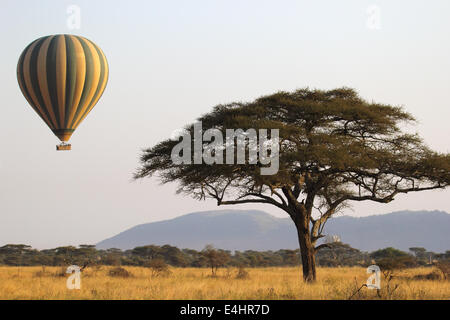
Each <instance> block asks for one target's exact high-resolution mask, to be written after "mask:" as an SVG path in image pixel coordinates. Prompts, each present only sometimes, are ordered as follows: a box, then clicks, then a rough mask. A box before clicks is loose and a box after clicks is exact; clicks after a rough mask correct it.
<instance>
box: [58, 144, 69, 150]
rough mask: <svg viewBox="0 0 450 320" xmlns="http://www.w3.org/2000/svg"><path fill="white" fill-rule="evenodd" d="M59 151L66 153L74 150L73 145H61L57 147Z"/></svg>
mask: <svg viewBox="0 0 450 320" xmlns="http://www.w3.org/2000/svg"><path fill="white" fill-rule="evenodd" d="M56 150H57V151H66V150H72V145H71V144H67V143H61V144H58V145H57V146H56Z"/></svg>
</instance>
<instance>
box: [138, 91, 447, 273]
mask: <svg viewBox="0 0 450 320" xmlns="http://www.w3.org/2000/svg"><path fill="white" fill-rule="evenodd" d="M198 120H199V121H201V122H202V125H203V128H204V129H203V130H205V129H208V128H215V129H218V130H220V131H221V132H224V133H225V130H226V129H238V128H241V129H243V130H248V129H250V128H254V129H256V130H258V129H279V146H280V148H279V155H278V156H279V170H278V172H277V173H276V174H273V175H262V174H261V171H260V169H261V167H262V166H263V165H262V164H261V163H257V164H251V163H250V162H249V161H247V160H246V161H245V162H244V163H242V164H236V162H235V164H231V165H230V164H205V163H203V164H188V163H181V164H179V163H178V164H177V163H174V162H173V161H172V160H171V152H172V149H173V148H174V146H176V145H177V144H178V143H179V141H178V140H174V139H168V140H165V141H162V142H160V143H159V144H157V145H155V146H154V147H152V148H149V149H146V150H144V152H143V154H142V155H141V158H140V164H141V165H140V167H139V168H138V171H137V172H136V173H135V178H136V179H138V178H143V177H150V176H152V175H154V174H158V175H159V177H160V179H161V181H162V182H163V183H167V182H174V181H175V182H178V184H179V189H178V192H180V193H186V194H189V195H191V196H193V197H195V198H197V199H200V200H202V199H206V198H212V199H215V200H216V201H217V204H218V205H233V204H241V203H264V204H270V205H274V206H276V207H278V208H280V209H281V210H283V211H285V212H286V213H287V214H288V215H289V217H290V218H291V219H292V221H293V222H294V224H295V226H296V229H297V234H298V241H299V245H300V252H301V258H302V266H303V279H304V280H305V281H306V282H311V281H314V280H315V279H316V269H315V253H316V252H317V251H318V250H320V249H321V248H323V247H325V246H326V244H321V245H318V242H317V241H318V240H319V239H320V238H322V237H323V236H324V234H323V230H324V226H325V223H326V222H327V220H328V219H329V218H330V217H332V216H333V215H334V214H335V213H336V212H338V211H339V210H340V209H342V208H343V207H344V206H346V205H348V203H349V202H351V201H375V202H379V203H389V202H391V201H392V200H394V198H395V196H396V195H398V194H401V193H408V192H413V191H423V190H431V189H439V188H441V189H442V188H445V187H447V186H448V184H449V181H450V174H449V172H450V170H449V169H450V155H449V154H440V153H437V152H434V151H432V150H430V149H429V148H428V147H427V146H426V145H425V144H424V143H423V141H422V140H421V139H420V137H419V136H418V135H417V134H411V133H407V132H405V131H404V130H402V128H401V125H402V124H404V123H414V121H415V120H414V118H413V117H412V116H411V115H410V114H409V113H407V112H405V111H404V110H403V109H402V108H401V107H397V106H391V105H384V104H378V103H373V102H368V101H365V100H364V99H362V98H361V97H359V95H358V94H357V93H356V92H355V91H354V90H353V89H349V88H340V89H335V90H330V91H322V90H310V89H300V90H297V91H294V92H278V93H275V94H272V95H268V96H263V97H261V98H258V99H256V100H255V101H253V102H249V103H240V102H239V103H231V104H227V105H218V106H216V107H215V108H214V109H213V110H212V112H210V113H208V114H206V115H204V116H202V117H200V118H199V119H198ZM186 130H187V132H189V133H193V130H194V126H193V125H188V126H186ZM191 136H192V135H191ZM191 142H192V144H195V142H196V141H195V139H194V138H192V141H191ZM202 143H203V146H204V148H208V142H206V143H205V142H202ZM227 147H229V145H226V143H225V145H224V146H223V149H225V148H227ZM246 148H247V151H250V149H249V144H248V143H247V144H246ZM258 148H259V146H258ZM258 148H257V150H259V149H258ZM215 150H216V151H217V150H218V149H215ZM223 163H225V161H223Z"/></svg>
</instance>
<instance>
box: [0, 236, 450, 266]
mask: <svg viewBox="0 0 450 320" xmlns="http://www.w3.org/2000/svg"><path fill="white" fill-rule="evenodd" d="M327 245H328V247H325V248H322V249H321V250H319V251H318V253H317V255H316V262H317V264H318V265H319V266H327V267H338V266H368V265H370V264H372V263H374V262H377V263H378V262H383V261H385V262H386V261H387V260H390V261H391V262H392V261H395V262H396V263H397V264H401V265H402V266H404V267H413V266H418V265H427V264H432V263H433V261H436V260H448V259H450V251H446V252H445V253H435V252H430V251H427V250H426V249H425V248H419V247H415V248H410V252H409V253H408V252H403V251H400V250H397V249H394V248H385V249H380V250H377V251H374V252H371V253H368V252H362V251H360V250H358V249H355V248H352V247H350V246H349V245H347V244H344V243H341V242H333V243H329V244H327ZM300 259H301V258H300V254H299V250H287V249H283V250H277V251H253V250H247V251H235V252H234V253H232V252H231V251H228V250H221V249H215V248H214V247H212V246H211V245H208V246H206V247H205V249H203V250H201V251H197V250H192V249H179V248H177V247H173V246H170V245H163V246H156V245H147V246H141V247H136V248H134V249H131V250H125V251H122V250H120V249H107V250H98V249H96V247H95V246H93V245H80V246H78V247H73V246H67V247H58V248H54V249H46V250H36V249H33V248H32V247H31V246H28V245H23V244H8V245H5V246H3V247H0V265H7V266H63V265H72V264H75V265H80V266H82V265H84V266H87V265H93V264H97V265H114V266H120V265H127V266H151V265H152V263H154V262H155V261H158V262H160V263H165V264H168V265H171V266H175V267H216V268H217V267H223V266H235V267H272V266H273V267H279V266H297V265H299V264H300V262H301V260H300Z"/></svg>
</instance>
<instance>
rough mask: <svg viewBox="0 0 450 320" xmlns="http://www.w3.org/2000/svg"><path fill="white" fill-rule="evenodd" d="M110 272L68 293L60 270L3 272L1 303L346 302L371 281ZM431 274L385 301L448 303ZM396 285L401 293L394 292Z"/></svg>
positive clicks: (323, 273)
mask: <svg viewBox="0 0 450 320" xmlns="http://www.w3.org/2000/svg"><path fill="white" fill-rule="evenodd" d="M111 268H112V267H106V266H102V267H95V268H87V269H86V270H85V271H84V272H83V273H82V275H81V289H80V290H68V289H67V288H66V278H67V276H66V277H64V276H61V275H59V276H58V275H57V274H58V273H60V272H61V268H58V267H46V268H45V270H43V268H41V267H20V268H18V267H0V299H158V300H161V299H213V300H214V299H348V298H349V297H350V296H351V295H352V294H353V293H354V292H355V291H356V290H357V289H358V288H359V287H360V286H361V284H363V283H365V282H366V280H367V277H368V275H367V273H366V269H365V268H359V267H344V268H318V270H317V277H318V281H317V282H316V283H314V284H310V285H308V284H304V283H303V282H302V281H301V280H300V268H249V269H247V271H248V273H249V277H248V278H244V279H239V278H237V277H236V275H237V273H238V270H237V269H236V268H230V269H220V270H219V272H218V276H217V277H215V278H213V277H211V276H210V270H209V269H199V268H170V273H169V274H168V275H165V276H163V277H154V276H153V277H152V271H151V270H150V269H147V268H141V267H125V269H126V270H127V271H128V272H130V273H131V275H132V276H131V277H128V278H120V277H112V276H110V275H109V270H111ZM432 271H433V269H432V268H416V269H410V270H405V271H402V272H399V273H397V277H395V278H394V279H393V280H392V281H390V283H389V289H388V287H387V282H386V281H385V279H384V278H383V277H382V278H381V288H382V289H381V292H380V296H381V299H450V281H444V280H417V279H414V278H413V277H414V276H416V275H419V274H422V275H425V274H429V273H431V272H432ZM396 285H398V288H397V289H395V290H394V291H392V288H394V287H395V286H396ZM353 299H380V298H379V297H378V296H377V292H376V290H368V289H367V288H362V289H361V290H360V291H359V293H358V294H355V296H354V297H353Z"/></svg>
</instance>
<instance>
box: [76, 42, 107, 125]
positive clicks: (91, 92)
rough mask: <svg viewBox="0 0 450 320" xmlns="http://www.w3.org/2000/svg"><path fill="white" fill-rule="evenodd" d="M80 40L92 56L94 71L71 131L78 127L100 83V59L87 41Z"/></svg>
mask: <svg viewBox="0 0 450 320" xmlns="http://www.w3.org/2000/svg"><path fill="white" fill-rule="evenodd" d="M80 38H81V37H80ZM81 39H82V41H84V43H85V44H86V45H87V46H88V47H89V51H90V53H91V55H92V67H93V68H94V70H93V72H92V83H91V88H90V90H89V92H88V94H87V96H86V99H85V100H84V103H83V105H82V106H79V107H78V108H79V109H80V112H79V113H78V116H77V118H76V120H75V122H74V124H73V126H72V129H76V128H77V127H78V125H79V124H80V122H81V117H82V116H83V114H84V113H85V112H86V110H87V108H88V107H89V105H90V103H91V100H92V98H93V96H94V94H95V91H96V90H97V86H98V83H99V81H100V57H99V56H98V53H97V50H96V49H95V47H94V46H93V45H92V44H91V43H90V42H89V41H87V40H86V39H84V38H81Z"/></svg>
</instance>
